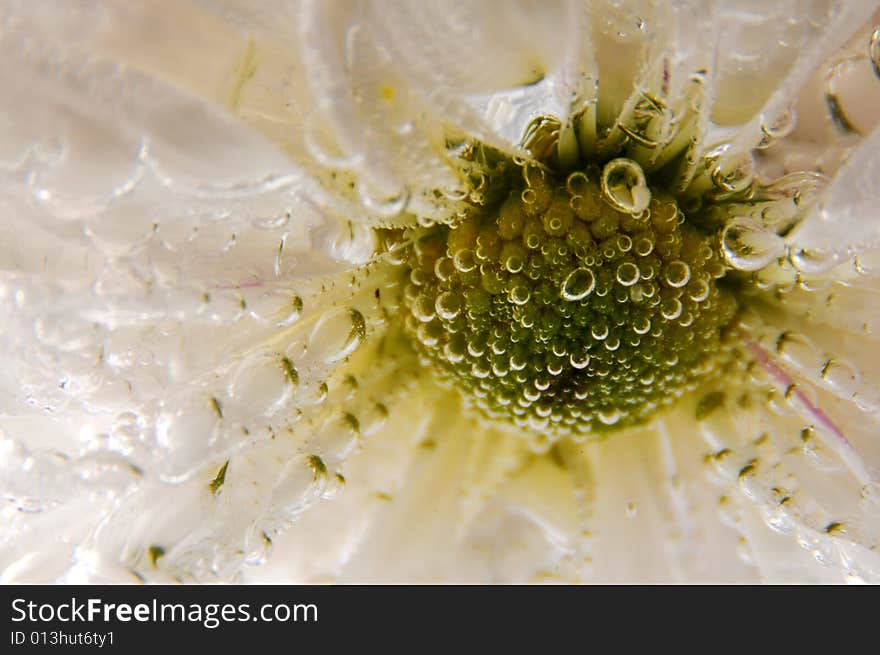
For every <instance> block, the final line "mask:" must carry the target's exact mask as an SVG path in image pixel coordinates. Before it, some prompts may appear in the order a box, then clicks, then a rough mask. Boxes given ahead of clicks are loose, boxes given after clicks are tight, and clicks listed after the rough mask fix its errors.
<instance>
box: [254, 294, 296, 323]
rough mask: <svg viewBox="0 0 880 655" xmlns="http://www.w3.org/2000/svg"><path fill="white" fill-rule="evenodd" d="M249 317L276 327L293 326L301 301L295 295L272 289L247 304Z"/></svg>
mask: <svg viewBox="0 0 880 655" xmlns="http://www.w3.org/2000/svg"><path fill="white" fill-rule="evenodd" d="M247 308H248V311H249V312H250V314H251V316H253V317H254V318H255V319H257V320H258V321H261V322H265V323H270V324H272V325H275V326H277V327H287V326H288V325H293V324H294V323H295V322H296V321H297V320H298V319H299V317H300V314H301V313H302V309H303V301H302V298H300V297H299V296H298V295H296V294H295V293H292V292H290V291H285V290H283V289H273V290H272V291H268V292H266V293H263V294H261V295H260V296H258V297H257V298H253V299H249V300H248V303H247Z"/></svg>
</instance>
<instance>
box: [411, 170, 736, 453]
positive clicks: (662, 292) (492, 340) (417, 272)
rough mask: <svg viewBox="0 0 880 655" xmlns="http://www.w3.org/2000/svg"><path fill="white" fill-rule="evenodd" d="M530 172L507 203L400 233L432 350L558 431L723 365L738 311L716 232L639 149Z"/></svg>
mask: <svg viewBox="0 0 880 655" xmlns="http://www.w3.org/2000/svg"><path fill="white" fill-rule="evenodd" d="M521 172H522V177H521V179H520V178H519V177H516V178H513V179H512V181H511V180H508V181H507V187H506V188H505V189H504V190H503V193H501V194H499V196H500V197H499V200H498V202H497V203H495V204H492V205H489V204H487V205H485V206H482V207H477V206H472V207H469V208H468V209H466V210H464V211H462V212H461V213H460V215H458V216H456V217H455V220H454V221H453V222H451V224H450V225H441V226H435V227H433V228H431V229H419V230H412V231H410V232H409V233H407V234H406V235H405V238H404V239H403V243H406V244H408V245H406V246H405V247H404V248H403V249H402V251H398V252H399V254H400V256H399V257H398V261H400V262H401V263H402V264H404V265H405V266H406V267H407V270H408V280H407V282H406V284H404V285H403V292H402V303H403V306H404V307H405V308H406V311H405V312H404V322H405V326H404V329H405V331H406V333H407V334H408V335H409V336H410V337H411V338H412V340H413V342H414V343H415V344H416V345H417V349H418V350H419V352H420V353H421V354H422V356H423V358H424V359H425V361H426V362H428V363H430V364H431V365H433V366H434V367H435V368H436V369H437V370H439V371H440V373H441V374H442V375H444V376H445V377H447V378H449V379H451V380H453V381H454V383H455V384H456V385H457V386H458V387H459V388H461V389H462V390H463V391H464V392H465V395H466V397H467V398H468V399H469V400H470V402H471V403H472V404H473V405H475V406H476V407H478V408H479V409H480V410H481V411H482V413H483V414H484V415H487V416H489V417H491V418H496V419H501V420H507V421H513V422H514V423H515V424H517V425H520V426H524V427H528V428H530V429H531V430H534V431H537V432H539V433H541V434H544V435H546V436H547V437H549V438H550V439H555V438H558V437H559V436H563V435H573V436H583V435H590V434H596V433H602V432H604V431H607V430H608V429H611V428H614V427H619V426H624V425H630V424H633V423H637V422H639V421H642V420H644V419H646V418H648V417H649V416H650V415H651V414H652V413H653V412H655V411H656V410H657V409H658V408H660V407H662V406H664V405H666V404H668V403H671V402H672V401H674V400H675V399H676V398H677V397H678V396H680V395H681V394H683V393H684V392H685V391H688V390H690V389H693V388H695V387H696V386H697V385H698V384H699V383H700V381H701V380H704V379H705V378H706V377H707V376H709V375H711V374H712V373H713V372H714V371H715V370H717V369H718V367H719V364H720V362H722V361H723V358H722V357H721V354H722V353H724V352H726V346H725V345H724V343H725V342H724V339H723V333H724V330H725V328H726V327H727V326H728V325H729V324H730V323H731V321H732V319H733V317H734V314H735V313H736V309H737V304H736V300H735V299H734V296H733V295H732V294H731V293H730V292H728V291H726V290H725V289H724V288H723V287H722V285H719V284H718V280H719V279H720V278H722V277H724V275H725V273H726V271H727V270H728V265H727V264H726V262H725V255H724V254H723V253H722V252H721V248H720V245H719V239H718V238H717V235H710V234H704V233H701V232H700V231H699V230H698V229H697V228H696V227H694V226H693V225H692V224H691V223H689V222H687V221H686V220H685V216H684V213H683V212H682V211H681V209H680V208H679V206H678V204H677V203H676V201H675V200H674V199H673V198H672V197H671V196H669V195H667V194H665V193H664V192H662V191H660V190H658V189H656V188H653V187H649V185H648V181H647V180H646V177H645V175H644V173H643V171H642V169H641V167H640V166H639V165H638V164H637V163H636V162H634V161H632V160H629V159H625V158H619V159H613V160H611V161H610V162H608V163H606V164H605V165H604V167H603V168H601V169H600V168H598V167H595V166H590V167H587V168H585V169H584V170H579V171H575V172H571V173H569V174H567V175H563V174H555V173H552V172H549V171H548V170H546V169H544V168H542V167H539V166H536V165H534V164H528V163H523V165H522V169H521ZM731 240H734V239H733V237H732V236H731ZM404 253H405V256H403V254H404Z"/></svg>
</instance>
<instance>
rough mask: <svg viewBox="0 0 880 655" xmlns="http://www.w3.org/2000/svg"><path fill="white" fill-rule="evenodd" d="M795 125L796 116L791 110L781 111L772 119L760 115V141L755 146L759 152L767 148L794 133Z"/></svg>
mask: <svg viewBox="0 0 880 655" xmlns="http://www.w3.org/2000/svg"><path fill="white" fill-rule="evenodd" d="M796 125H797V114H796V113H795V111H794V109H793V108H790V109H787V110H786V111H783V112H782V113H781V114H779V115H778V116H776V117H775V118H774V119H770V118H768V117H766V116H764V115H763V114H761V134H762V137H761V141H760V143H758V145H757V146H756V147H757V148H758V149H759V150H763V149H765V148H769V147H770V146H771V145H772V144H773V143H775V142H776V141H777V140H779V139H784V138H785V137H787V136H788V135H789V134H791V133H792V132H793V131H794V128H795V126H796Z"/></svg>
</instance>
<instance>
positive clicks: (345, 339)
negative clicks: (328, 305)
mask: <svg viewBox="0 0 880 655" xmlns="http://www.w3.org/2000/svg"><path fill="white" fill-rule="evenodd" d="M366 333H367V328H366V321H365V320H364V316H363V314H361V313H360V312H359V311H358V310H356V309H340V308H337V309H333V310H330V311H329V312H326V313H325V314H324V315H323V316H321V318H320V320H319V321H318V322H317V324H316V325H315V327H314V328H313V329H312V333H311V335H310V337H309V352H310V353H311V354H312V355H313V356H317V357H319V358H320V359H323V360H324V361H326V362H329V363H332V362H338V361H339V360H342V359H345V358H346V357H348V356H349V355H351V354H352V353H353V352H354V351H355V350H356V349H357V347H358V346H360V345H361V343H362V342H363V340H364V338H365V337H366Z"/></svg>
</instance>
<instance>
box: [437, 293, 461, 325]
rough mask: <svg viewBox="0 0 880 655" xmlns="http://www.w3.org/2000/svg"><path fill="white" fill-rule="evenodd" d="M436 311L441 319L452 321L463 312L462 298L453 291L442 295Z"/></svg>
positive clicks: (438, 298) (438, 300)
mask: <svg viewBox="0 0 880 655" xmlns="http://www.w3.org/2000/svg"><path fill="white" fill-rule="evenodd" d="M435 309H436V310H437V315H438V316H439V317H440V318H442V319H445V320H447V321H451V320H452V319H454V318H455V317H456V316H458V315H459V313H460V312H461V297H460V296H459V295H457V294H455V293H452V292H451V291H446V292H444V293H441V294H440V295H439V296H437V301H436V303H435Z"/></svg>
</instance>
